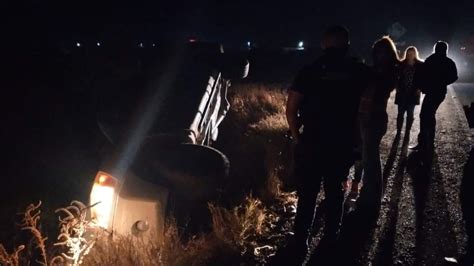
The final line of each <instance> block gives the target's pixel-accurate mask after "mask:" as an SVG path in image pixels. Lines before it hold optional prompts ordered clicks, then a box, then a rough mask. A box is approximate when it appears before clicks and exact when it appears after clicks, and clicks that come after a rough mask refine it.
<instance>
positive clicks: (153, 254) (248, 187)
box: [0, 83, 296, 265]
mask: <svg viewBox="0 0 474 266" xmlns="http://www.w3.org/2000/svg"><path fill="white" fill-rule="evenodd" d="M284 87H285V84H259V83H240V84H236V85H235V86H233V87H232V88H231V91H229V100H230V102H231V106H232V107H231V111H230V112H229V114H228V117H227V118H226V119H225V120H224V123H223V125H222V127H221V130H220V132H221V133H222V135H221V136H220V137H219V140H218V142H217V143H216V147H217V148H218V149H220V150H221V151H223V152H224V153H225V154H226V155H227V156H228V157H229V159H230V161H231V173H230V179H229V180H230V181H229V182H228V184H227V186H226V187H225V192H226V193H225V195H230V196H229V197H227V196H226V198H223V199H219V200H218V201H216V202H211V203H209V211H210V215H211V218H212V230H211V231H210V232H207V233H202V234H198V235H195V236H192V237H190V238H187V239H186V238H184V237H183V236H182V235H181V234H180V232H179V230H178V229H177V226H176V224H175V223H174V222H173V221H172V220H170V221H168V223H167V225H166V228H165V233H164V238H163V239H164V240H163V242H162V243H159V242H158V241H140V240H139V239H133V237H131V236H116V237H114V238H113V240H112V239H111V238H110V237H107V236H106V235H107V234H106V233H101V234H98V235H97V236H96V237H95V238H93V239H92V240H87V241H86V242H81V243H82V244H77V243H76V244H77V245H78V246H75V247H76V249H75V250H72V249H71V245H72V243H75V242H74V239H75V238H77V239H80V238H81V237H82V235H77V233H78V232H83V231H87V229H88V228H89V226H90V223H89V222H90V221H87V220H86V219H85V216H84V217H83V216H81V211H83V210H85V209H86V208H87V207H85V206H84V207H82V208H79V209H80V211H79V212H78V216H77V215H75V216H74V215H73V216H74V218H71V220H70V221H66V222H70V223H73V224H74V225H75V226H79V227H78V228H77V230H76V231H67V232H64V230H63V231H60V232H59V234H58V235H59V239H58V240H53V239H48V238H46V237H45V236H43V232H42V229H41V222H40V220H39V219H40V216H41V215H40V212H39V206H37V205H30V206H29V207H28V208H30V209H29V210H30V214H29V215H30V216H31V217H30V218H31V219H30V220H31V221H30V222H31V224H30V225H29V226H26V225H25V224H24V225H23V226H22V227H21V228H22V229H23V230H24V231H27V232H28V233H30V238H31V240H29V241H27V242H25V244H21V245H17V246H16V247H14V248H11V249H10V251H7V250H6V249H5V248H4V246H2V245H0V263H1V264H7V265H23V264H25V263H26V264H28V263H34V262H35V261H39V262H41V263H43V264H45V265H61V264H64V263H65V262H68V263H70V264H71V265H77V264H79V263H82V264H84V265H137V264H138V265H210V264H211V265H225V264H236V263H240V262H241V263H245V264H256V263H264V262H265V261H266V259H267V258H268V257H269V256H270V255H271V254H273V253H274V252H275V251H276V249H277V246H279V245H280V244H281V243H282V241H283V239H284V238H285V235H286V234H287V233H288V231H289V228H290V226H291V224H292V219H293V218H294V214H295V204H296V196H295V193H291V192H286V191H287V190H289V189H291V187H292V185H291V182H290V180H291V179H290V178H289V177H290V176H291V175H290V173H291V164H290V162H291V147H290V144H289V142H288V141H287V139H286V137H285V131H286V129H287V124H286V120H285V116H284V105H285V99H286V93H285V90H284ZM76 204H77V203H76ZM73 205H74V204H73ZM81 206H83V205H81ZM31 208H33V210H34V213H33V214H31ZM68 208H70V206H68V207H66V210H68ZM63 210H64V209H63ZM74 210H75V209H74ZM26 213H28V209H27V212H25V214H24V217H26ZM45 216H46V218H48V216H51V215H50V214H46V215H45ZM53 216H54V215H53ZM24 220H25V219H24ZM50 220H51V219H46V220H45V221H48V223H49V222H50ZM63 221H64V220H63ZM61 223H62V225H64V222H61ZM61 223H60V225H61ZM50 226H51V225H50ZM25 228H26V229H25ZM60 228H64V227H60ZM81 230H82V231H81ZM75 234H76V235H75ZM99 235H100V237H99ZM23 239H27V238H23ZM67 240H70V241H72V242H71V244H70V245H69V246H67V245H66V246H64V245H60V244H58V243H61V241H62V242H63V243H64V241H67ZM91 241H92V242H91ZM81 245H82V246H81ZM10 246H11V244H10V245H9V247H10ZM82 247H83V248H84V249H81V248H82ZM75 252H76V253H75ZM74 256H75V257H74ZM71 258H74V260H71Z"/></svg>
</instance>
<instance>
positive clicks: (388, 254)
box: [374, 132, 410, 265]
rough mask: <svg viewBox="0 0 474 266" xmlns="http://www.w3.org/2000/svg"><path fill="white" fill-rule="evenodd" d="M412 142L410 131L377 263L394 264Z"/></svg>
mask: <svg viewBox="0 0 474 266" xmlns="http://www.w3.org/2000/svg"><path fill="white" fill-rule="evenodd" d="M409 143H410V133H409V132H408V134H405V136H404V138H403V143H402V147H401V151H400V157H399V159H398V164H397V168H396V171H395V176H394V180H393V185H392V192H391V194H390V202H389V210H388V213H387V216H386V225H385V230H384V232H383V241H382V243H381V244H380V247H379V250H380V253H379V254H377V257H376V258H375V262H374V263H375V264H376V265H390V264H392V263H393V262H392V258H393V252H394V247H395V237H396V231H397V222H398V210H399V201H400V197H401V195H402V188H403V179H404V176H405V169H406V167H407V161H408V160H407V159H408V145H409Z"/></svg>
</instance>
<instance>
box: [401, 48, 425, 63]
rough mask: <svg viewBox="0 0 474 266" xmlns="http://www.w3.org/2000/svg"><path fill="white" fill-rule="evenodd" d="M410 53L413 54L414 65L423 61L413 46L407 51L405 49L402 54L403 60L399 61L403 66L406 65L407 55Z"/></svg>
mask: <svg viewBox="0 0 474 266" xmlns="http://www.w3.org/2000/svg"><path fill="white" fill-rule="evenodd" d="M410 51H413V52H415V64H417V63H421V62H423V60H421V58H420V54H419V53H418V49H416V47H415V46H408V47H407V49H405V52H403V58H402V59H401V62H402V63H403V64H406V63H408V58H407V54H408V52H410Z"/></svg>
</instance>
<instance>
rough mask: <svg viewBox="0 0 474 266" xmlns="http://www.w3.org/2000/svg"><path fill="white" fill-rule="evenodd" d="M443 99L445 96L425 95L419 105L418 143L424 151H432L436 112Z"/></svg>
mask: <svg viewBox="0 0 474 266" xmlns="http://www.w3.org/2000/svg"><path fill="white" fill-rule="evenodd" d="M445 97H446V94H426V96H425V99H424V100H423V104H422V105H421V111H420V133H419V134H418V143H419V144H420V145H421V148H422V149H424V150H426V151H432V150H433V147H434V139H435V131H436V111H437V110H438V107H439V106H440V105H441V103H442V102H443V101H444V98H445Z"/></svg>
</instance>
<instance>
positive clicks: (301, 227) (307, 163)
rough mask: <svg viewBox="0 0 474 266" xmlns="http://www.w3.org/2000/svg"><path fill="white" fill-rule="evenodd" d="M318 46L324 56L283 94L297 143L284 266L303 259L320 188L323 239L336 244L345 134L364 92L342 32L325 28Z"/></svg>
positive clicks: (347, 160) (359, 67) (362, 76)
mask: <svg viewBox="0 0 474 266" xmlns="http://www.w3.org/2000/svg"><path fill="white" fill-rule="evenodd" d="M321 46H322V49H323V55H322V56H321V57H319V58H318V59H316V60H315V61H314V62H313V63H312V64H310V65H308V66H306V67H304V68H303V69H302V70H301V71H300V72H299V73H298V75H297V76H296V78H295V80H294V82H293V84H292V85H291V87H290V89H289V92H288V101H287V107H286V116H287V120H288V124H289V127H290V131H291V134H292V137H293V140H294V142H295V143H296V147H295V149H296V150H295V154H296V156H295V157H296V158H295V177H296V178H297V182H296V183H297V195H298V205H297V213H296V218H295V223H294V237H293V238H292V239H291V240H290V241H289V243H288V245H287V248H286V251H287V252H290V253H289V254H290V255H291V257H292V262H286V263H287V265H288V264H291V265H294V264H301V263H302V262H303V260H304V257H305V255H306V253H307V240H308V237H309V236H310V233H311V228H312V223H313V218H314V216H315V211H316V210H315V208H316V198H317V196H318V194H319V191H320V186H321V182H323V186H324V192H325V201H326V204H327V205H326V206H327V213H326V222H325V233H324V239H326V240H328V241H329V242H332V241H335V239H336V238H337V233H338V230H339V226H340V222H341V216H342V207H343V200H344V191H343V189H342V183H343V181H344V179H345V178H346V177H347V175H348V171H349V168H350V167H351V165H352V164H353V161H354V159H353V158H352V157H353V148H354V139H355V137H354V136H351V133H348V132H355V126H356V116H357V110H358V107H359V102H360V95H361V92H362V90H363V88H364V87H365V86H366V84H365V83H366V77H367V67H366V66H365V65H364V64H362V63H360V62H358V60H356V59H355V58H353V57H350V56H349V55H348V48H349V32H348V31H347V29H345V28H344V27H342V26H333V27H330V28H328V29H327V30H326V31H325V32H324V34H323V36H322V42H321ZM301 130H302V133H301V134H300V132H301ZM279 263H282V262H281V261H280V262H279Z"/></svg>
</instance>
